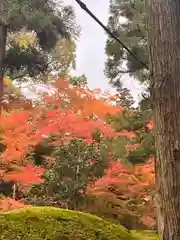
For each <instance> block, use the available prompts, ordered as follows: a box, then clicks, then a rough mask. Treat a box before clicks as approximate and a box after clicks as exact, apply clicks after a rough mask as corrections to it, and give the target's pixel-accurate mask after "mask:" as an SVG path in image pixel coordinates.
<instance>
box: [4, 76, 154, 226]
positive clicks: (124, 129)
mask: <svg viewBox="0 0 180 240" xmlns="http://www.w3.org/2000/svg"><path fill="white" fill-rule="evenodd" d="M53 87H54V94H52V95H45V96H44V97H43V99H42V101H41V102H39V103H38V104H36V105H34V106H33V104H28V107H27V105H26V104H24V103H23V101H24V100H22V99H21V102H22V104H21V107H19V108H18V107H17V106H18V104H17V105H14V106H16V107H14V108H10V106H11V104H9V107H8V111H7V110H4V112H3V114H2V117H1V125H0V126H1V145H2V153H1V159H2V161H1V163H2V164H1V180H2V181H3V182H4V183H5V182H10V181H11V182H13V183H14V184H15V186H16V188H15V189H14V188H13V189H14V190H13V191H14V192H12V193H11V196H13V197H14V196H15V199H16V200H18V201H20V206H22V205H21V204H22V202H24V203H28V204H34V205H39V204H40V205H44V204H45V205H53V206H61V207H66V208H71V209H80V210H83V211H89V212H94V213H96V214H99V215H101V216H104V217H107V218H110V219H112V218H113V219H119V221H120V222H122V223H123V224H126V222H127V221H125V217H128V216H129V218H128V219H129V220H130V219H131V220H132V221H136V220H137V219H138V223H139V224H142V225H149V226H151V227H153V226H154V222H155V214H154V207H153V200H152V199H151V198H150V193H149V190H153V187H154V173H153V160H152V161H148V162H147V163H146V164H145V165H143V164H141V165H137V166H126V164H125V161H126V162H127V161H128V162H129V163H130V162H131V163H133V164H134V163H137V162H138V161H137V159H138V158H137V151H139V150H138V149H139V148H140V147H141V151H140V152H141V153H142V152H143V148H144V146H145V145H146V144H144V142H146V141H147V140H146V138H147V137H148V138H149V136H150V135H151V129H150V127H149V118H147V119H144V116H141V114H140V113H139V112H136V111H135V110H132V109H131V110H129V111H126V110H125V109H124V108H123V107H121V106H117V105H115V103H116V100H117V98H116V96H112V95H109V94H103V93H101V92H100V91H99V90H94V91H91V90H89V89H88V88H81V87H78V86H72V85H70V84H69V82H68V81H64V80H61V79H60V80H59V81H57V82H56V83H55V85H54V86H53ZM23 104H24V106H26V107H25V108H24V109H23ZM19 106H20V105H19ZM138 122H139V123H138ZM147 126H148V127H147ZM143 134H144V135H143ZM150 139H151V137H150ZM151 141H152V142H153V140H152V139H151ZM152 146H153V145H152ZM144 149H145V148H144ZM134 152H135V153H136V160H135V161H134V162H133V161H132V159H135V155H134ZM84 153H86V154H84ZM151 153H152V151H150V150H149V149H148V153H147V154H145V155H146V158H147V159H148V158H149V157H150V155H153V154H151ZM143 156H144V155H143ZM143 156H141V161H139V162H141V163H142V162H143V161H142V157H143ZM138 160H139V159H138ZM144 161H145V159H144ZM62 172H63V175H62ZM60 183H61V184H60ZM34 184H35V185H34ZM12 186H14V185H12ZM8 196H9V195H8ZM15 199H14V200H15ZM4 201H6V200H3V202H2V203H3V204H5V202H4ZM8 201H10V200H8ZM102 201H103V204H104V209H102V206H103V204H102ZM3 206H6V207H5V209H7V204H6V205H3ZM8 206H9V205H8ZM92 206H93V207H92ZM98 206H101V208H100V211H99V212H96V209H97V208H99V207H98ZM107 206H108V207H107ZM15 207H16V204H15ZM11 208H12V206H11ZM133 224H134V223H133Z"/></svg>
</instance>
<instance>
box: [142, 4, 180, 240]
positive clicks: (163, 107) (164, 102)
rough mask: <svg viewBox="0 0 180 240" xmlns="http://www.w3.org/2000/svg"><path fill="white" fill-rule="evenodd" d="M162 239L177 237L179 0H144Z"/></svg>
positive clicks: (179, 229) (179, 211)
mask: <svg viewBox="0 0 180 240" xmlns="http://www.w3.org/2000/svg"><path fill="white" fill-rule="evenodd" d="M146 11H147V17H148V24H147V27H148V45H149V55H150V62H151V76H152V100H153V111H154V122H155V141H156V151H157V160H156V166H155V167H156V186H157V195H158V196H159V197H160V198H159V203H158V215H159V216H158V219H159V225H160V226H159V230H160V234H161V239H163V240H180V1H179V0H173V1H172V0H146Z"/></svg>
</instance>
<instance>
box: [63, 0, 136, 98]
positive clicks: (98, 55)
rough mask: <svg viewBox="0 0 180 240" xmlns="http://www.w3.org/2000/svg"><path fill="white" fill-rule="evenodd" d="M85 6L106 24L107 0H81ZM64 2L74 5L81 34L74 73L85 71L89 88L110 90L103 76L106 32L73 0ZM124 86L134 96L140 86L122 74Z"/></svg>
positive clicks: (78, 73)
mask: <svg viewBox="0 0 180 240" xmlns="http://www.w3.org/2000/svg"><path fill="white" fill-rule="evenodd" d="M82 1H84V3H85V4H86V5H87V7H88V8H89V9H90V10H91V11H92V12H93V13H94V14H95V15H96V16H97V17H98V18H99V19H100V20H101V21H102V22H103V23H104V24H105V25H106V24H107V21H108V9H109V0H82ZM64 3H66V4H70V5H72V6H73V7H74V9H75V13H76V19H77V23H78V24H79V25H80V26H81V36H80V39H79V42H78V45H77V67H76V71H75V72H76V74H77V75H80V74H82V73H85V74H86V76H87V77H88V85H89V87H91V88H101V89H102V90H110V89H111V88H110V86H109V84H108V79H106V78H105V76H104V72H103V71H104V63H105V61H106V55H105V42H106V39H107V34H106V33H105V32H104V30H103V29H102V28H101V27H100V26H99V25H98V24H97V23H96V22H95V21H94V20H93V19H92V18H91V17H90V16H88V14H87V13H86V12H85V11H84V10H82V9H81V8H80V7H79V5H78V4H77V3H76V1H75V0H64ZM123 82H124V85H125V87H127V88H129V89H130V90H131V92H132V94H133V96H134V97H135V99H137V98H138V94H139V93H140V91H141V88H140V86H139V84H138V82H136V81H135V80H134V79H131V78H129V76H128V75H124V76H123Z"/></svg>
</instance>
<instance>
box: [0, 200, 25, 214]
mask: <svg viewBox="0 0 180 240" xmlns="http://www.w3.org/2000/svg"><path fill="white" fill-rule="evenodd" d="M24 207H27V205H24V203H23V202H20V201H16V200H14V199H12V198H2V199H0V212H7V211H10V210H13V209H19V208H24Z"/></svg>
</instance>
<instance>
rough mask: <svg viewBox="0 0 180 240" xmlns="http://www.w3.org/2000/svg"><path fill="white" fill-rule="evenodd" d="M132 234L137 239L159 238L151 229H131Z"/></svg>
mask: <svg viewBox="0 0 180 240" xmlns="http://www.w3.org/2000/svg"><path fill="white" fill-rule="evenodd" d="M131 233H132V235H133V236H134V237H136V238H137V239H142V240H159V238H158V236H157V235H156V234H155V233H154V232H153V231H136V230H132V231H131Z"/></svg>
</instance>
